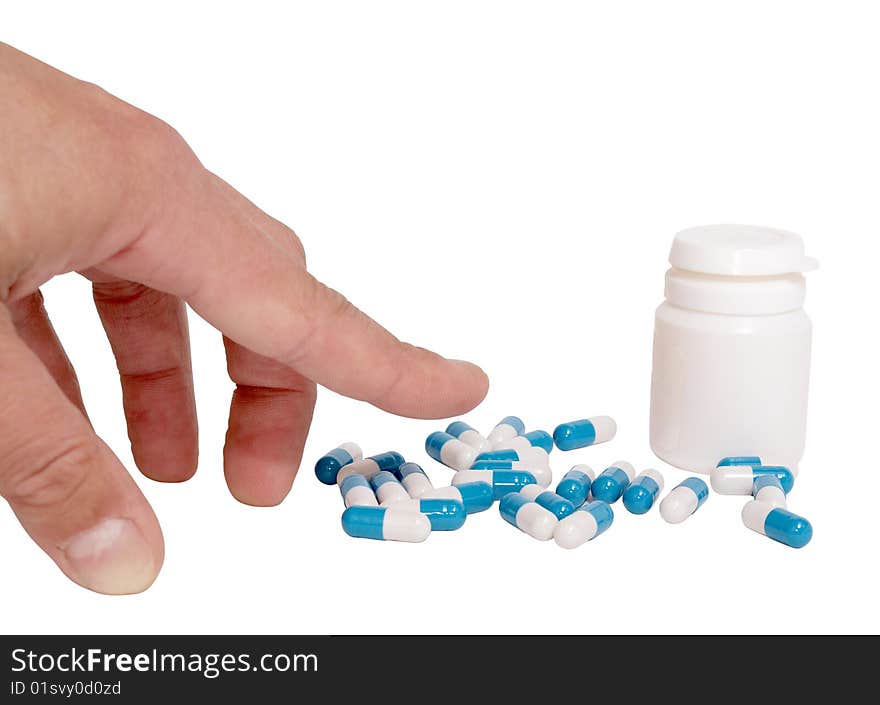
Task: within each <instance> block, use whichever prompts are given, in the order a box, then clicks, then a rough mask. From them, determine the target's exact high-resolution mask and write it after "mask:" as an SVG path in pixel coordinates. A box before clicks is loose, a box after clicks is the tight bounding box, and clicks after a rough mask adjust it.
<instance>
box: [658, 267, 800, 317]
mask: <svg viewBox="0 0 880 705" xmlns="http://www.w3.org/2000/svg"><path fill="white" fill-rule="evenodd" d="M805 296H806V282H805V281H804V277H803V275H802V274H797V273H794V274H779V275H773V276H762V277H728V276H720V275H714V274H698V273H696V272H688V271H685V270H683V269H675V268H674V267H673V268H672V269H669V270H668V271H667V272H666V300H667V301H668V302H669V303H670V304H672V305H673V306H679V307H681V308H686V309H690V310H693V311H703V312H705V313H721V314H728V315H734V316H769V315H773V314H778V313H785V312H787V311H794V310H797V309H799V308H801V307H802V306H803V304H804V297H805Z"/></svg>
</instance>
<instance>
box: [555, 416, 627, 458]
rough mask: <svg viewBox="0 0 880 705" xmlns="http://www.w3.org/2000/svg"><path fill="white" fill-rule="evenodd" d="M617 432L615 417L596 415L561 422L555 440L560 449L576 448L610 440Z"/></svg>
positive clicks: (556, 430)
mask: <svg viewBox="0 0 880 705" xmlns="http://www.w3.org/2000/svg"><path fill="white" fill-rule="evenodd" d="M616 433H617V424H616V423H615V421H614V419H612V418H611V417H610V416H594V417H592V418H589V419H580V420H579V421H569V422H567V423H562V424H559V425H558V426H557V427H556V429H555V430H554V431H553V441H554V442H555V443H556V447H557V448H559V450H574V449H575V448H586V447H587V446H592V445H596V444H597V443H605V441H610V440H611V439H612V438H614V435H615V434H616Z"/></svg>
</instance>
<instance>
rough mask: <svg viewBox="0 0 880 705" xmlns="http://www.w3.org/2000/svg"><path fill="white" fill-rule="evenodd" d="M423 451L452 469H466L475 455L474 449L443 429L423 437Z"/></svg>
mask: <svg viewBox="0 0 880 705" xmlns="http://www.w3.org/2000/svg"><path fill="white" fill-rule="evenodd" d="M425 451H426V452H427V453H428V455H430V456H431V457H432V458H434V460H436V461H437V462H438V463H443V464H444V465H445V466H446V467H449V468H452V469H453V470H467V469H468V468H469V467H470V466H471V465H472V464H473V462H474V459H475V458H476V457H477V451H476V450H475V449H473V448H471V447H470V446H469V445H467V444H465V443H462V442H461V441H460V440H458V439H457V438H456V437H455V436H450V435H449V434H448V433H446V432H444V431H435V432H434V433H432V434H431V435H430V436H428V437H427V438H426V439H425Z"/></svg>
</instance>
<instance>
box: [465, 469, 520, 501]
mask: <svg viewBox="0 0 880 705" xmlns="http://www.w3.org/2000/svg"><path fill="white" fill-rule="evenodd" d="M470 482H485V483H487V484H489V485H490V486H491V487H492V497H493V499H501V498H502V497H503V496H504V495H506V494H509V493H511V492H519V491H520V490H521V489H522V488H523V487H525V486H526V485H534V484H537V481H536V480H535V476H534V475H532V473H530V472H525V471H523V470H463V471H462V472H457V473H455V477H453V478H452V484H453V485H455V486H456V487H461V486H462V485H464V484H467V483H470Z"/></svg>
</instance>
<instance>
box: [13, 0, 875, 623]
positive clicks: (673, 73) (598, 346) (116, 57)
mask: <svg viewBox="0 0 880 705" xmlns="http://www.w3.org/2000/svg"><path fill="white" fill-rule="evenodd" d="M74 5H76V7H74ZM872 10H873V8H872V3H869V2H865V3H855V2H840V1H837V2H827V3H813V2H803V1H800V2H770V1H768V0H762V1H761V2H744V1H743V0H739V1H737V2H729V3H720V2H664V3H654V2H593V3H571V4H566V3H531V4H529V3H513V2H505V3H497V4H491V3H471V2H465V3H450V2H446V3H405V2H401V3H347V4H346V3H335V2H314V3H290V4H282V3H269V2H263V3H260V2H248V3H222V2H211V3H207V2H204V3H179V2H174V3H170V2H156V1H154V2H151V3H149V4H130V3H114V2H91V3H76V4H69V3H63V2H35V1H34V0H28V1H27V2H5V3H3V5H2V8H0V38H2V40H4V41H6V42H8V43H10V44H13V45H15V46H17V47H19V48H20V49H22V50H24V51H27V52H29V53H31V54H34V55H35V56H37V57H39V58H41V59H43V60H45V61H47V62H49V63H51V64H54V65H56V66H58V67H60V68H62V69H64V70H66V71H68V72H69V73H72V74H74V75H76V76H79V77H82V78H85V79H88V80H90V81H94V82H96V83H99V84H101V85H102V86H104V87H105V88H106V89H108V90H110V91H111V92H114V93H116V94H117V95H119V96H120V97H122V98H124V99H126V100H128V101H129V102H132V103H134V104H136V105H138V106H140V107H142V108H144V109H146V110H148V111H150V112H152V113H154V114H156V115H158V116H160V117H162V118H163V119H165V120H167V121H168V122H170V123H171V124H173V125H174V126H175V127H177V129H178V130H179V131H180V132H181V133H182V134H183V135H184V136H185V137H186V138H187V140H188V141H189V142H190V144H191V145H192V147H193V148H194V149H195V151H196V152H197V154H198V155H199V156H200V157H201V158H202V160H203V161H204V163H205V164H206V165H207V166H208V167H209V168H211V169H212V170H213V171H216V172H217V173H219V174H220V175H222V176H223V177H224V178H226V179H227V180H229V181H230V182H231V183H232V184H233V185H235V186H236V187H237V188H239V189H240V190H241V191H242V192H244V193H245V194H246V195H248V196H249V197H250V198H252V199H253V200H255V201H256V202H257V203H258V204H259V205H260V206H261V207H263V208H264V209H266V210H267V211H268V212H270V213H272V214H273V215H275V216H276V217H278V218H280V219H282V220H284V221H285V222H287V223H289V224H290V225H291V226H292V227H294V228H295V229H296V230H297V232H298V233H299V234H300V236H301V237H302V239H303V241H304V243H305V245H306V249H307V251H308V256H309V262H310V268H311V269H312V270H313V272H314V273H315V274H316V275H318V276H319V277H321V278H323V279H324V280H325V281H326V282H327V283H328V284H330V285H331V286H334V287H336V288H338V289H340V290H342V291H343V292H344V293H346V294H347V295H348V296H349V297H350V298H351V299H352V300H353V301H354V302H355V303H357V304H358V305H359V306H360V307H362V308H363V309H364V310H365V311H366V312H368V313H369V314H371V315H373V316H374V317H376V318H378V319H379V320H380V321H381V322H382V323H383V324H385V325H386V326H388V327H389V328H390V329H391V330H392V331H394V332H395V333H397V334H398V335H399V336H401V337H403V338H405V339H407V340H410V341H413V342H417V343H419V344H422V345H425V346H429V347H433V348H435V349H437V350H438V351H439V352H442V353H444V354H447V355H450V356H455V357H467V358H470V359H473V360H475V361H476V362H478V363H480V364H481V365H482V366H483V367H484V368H485V369H486V371H487V372H488V373H489V376H490V378H491V382H492V388H491V391H490V394H489V397H488V398H487V400H486V401H485V403H484V404H482V405H481V406H480V407H479V408H478V409H477V410H476V411H474V412H473V413H472V414H470V415H469V416H467V417H466V418H467V420H469V421H470V422H471V423H472V424H473V425H475V426H477V427H479V428H481V429H484V430H488V429H489V428H490V427H491V426H492V425H493V424H494V423H495V422H496V421H497V420H498V419H499V418H500V417H501V416H504V415H506V414H518V415H520V416H522V417H523V418H524V419H525V421H526V423H527V425H529V426H530V427H532V428H545V429H549V430H552V427H553V426H554V425H555V424H556V423H558V422H560V421H564V420H569V419H571V418H578V417H582V416H585V415H595V414H610V415H612V416H614V417H615V418H616V419H617V421H618V423H619V427H620V432H619V434H618V437H617V439H616V440H615V441H614V442H613V443H612V444H609V445H605V446H598V447H595V448H592V449H587V450H585V451H579V452H575V453H569V454H565V455H563V454H561V453H558V452H557V453H555V454H554V456H553V465H554V470H555V472H556V473H557V477H558V476H559V474H561V473H562V472H564V471H565V470H566V469H567V467H568V466H569V465H571V464H573V463H575V462H588V463H590V464H592V465H594V466H596V467H598V468H601V467H604V466H605V464H607V463H610V462H611V461H613V460H616V459H618V458H622V459H629V460H631V461H632V462H633V463H635V464H636V466H640V467H645V466H648V465H651V464H654V465H656V466H657V467H659V468H660V469H661V470H662V471H663V472H664V473H665V474H666V479H667V485H668V486H670V487H671V486H672V485H674V484H676V483H677V482H679V481H680V480H681V479H683V478H684V474H683V473H681V472H680V471H678V470H674V469H672V468H669V467H668V466H665V465H663V464H658V461H657V460H656V459H655V458H654V457H653V456H652V455H651V452H650V449H649V448H648V443H647V430H648V429H647V422H648V391H649V380H650V361H651V336H652V325H653V312H654V308H655V307H656V305H657V304H658V303H659V302H660V300H661V297H662V285H663V273H664V270H665V269H666V257H667V254H668V246H669V243H670V240H671V238H672V235H673V234H674V233H675V232H676V231H677V230H679V229H681V228H683V227H686V226H690V225H696V224H703V223H711V222H748V223H755V224H766V225H773V226H777V227H783V228H787V229H790V230H794V231H796V232H799V233H800V234H802V235H803V236H804V238H805V241H806V244H807V251H808V254H810V255H812V256H815V257H817V258H818V259H819V260H820V263H821V268H820V269H819V270H818V271H817V272H816V273H813V274H810V275H808V289H809V294H808V300H807V306H808V311H809V312H810V314H811V316H812V317H813V320H814V324H815V340H814V353H813V373H812V389H811V407H810V420H809V437H808V443H807V452H806V455H805V457H804V460H803V463H802V465H801V476H800V479H799V480H798V483H797V487H796V489H795V491H794V492H793V494H792V496H791V498H790V506H791V507H792V508H793V509H794V510H796V511H798V512H799V513H801V514H804V515H805V516H807V517H808V518H810V519H811V520H812V522H813V524H814V527H815V538H814V540H813V542H812V544H810V545H809V546H808V547H807V548H805V549H804V550H802V551H794V550H790V549H787V548H785V547H783V546H781V545H779V544H775V543H773V542H771V541H769V540H767V539H764V538H762V537H760V536H758V535H757V534H753V533H751V532H749V531H747V530H746V529H745V528H743V526H742V524H741V523H740V519H739V511H740V508H741V505H742V503H743V501H742V500H741V499H739V498H730V497H720V496H716V495H712V496H711V497H710V499H709V501H708V503H707V504H706V505H705V506H704V507H703V508H702V509H701V510H700V511H699V513H698V514H696V515H695V516H693V517H692V518H691V519H690V520H689V521H687V522H686V523H684V524H682V525H679V526H669V525H666V524H665V523H664V522H663V521H662V520H661V519H660V517H659V515H658V514H657V513H656V511H655V512H652V513H651V514H650V515H647V516H644V517H634V516H632V515H629V514H627V513H626V512H625V511H623V510H622V508H619V509H618V510H617V511H616V520H615V524H614V526H613V527H612V529H611V530H610V531H609V532H608V533H607V534H605V535H603V536H602V537H600V539H598V540H596V541H594V542H593V543H590V544H587V545H585V546H583V547H581V548H579V549H577V550H574V551H569V552H566V551H563V550H561V549H558V548H557V547H556V546H555V545H553V544H552V543H550V544H540V543H538V542H535V541H533V540H531V539H529V538H528V537H526V536H525V535H523V534H520V533H519V532H517V531H515V530H514V529H513V528H512V527H510V526H509V525H507V524H505V523H503V522H502V521H501V520H500V518H499V516H498V512H497V508H493V509H492V510H490V511H488V512H485V513H483V514H480V515H476V516H473V517H471V518H470V519H469V520H468V524H467V526H466V527H465V528H464V529H463V530H462V531H460V532H457V533H450V534H436V535H434V536H432V537H431V538H430V539H429V541H428V542H426V543H425V544H421V545H396V544H390V543H380V542H368V541H356V540H354V539H350V538H348V537H346V536H345V535H344V534H343V533H342V531H341V530H340V528H339V514H340V511H341V501H340V498H339V495H338V493H337V491H336V490H335V489H333V488H328V487H325V486H323V485H320V484H319V483H318V482H317V481H316V480H315V478H314V475H313V472H312V470H311V466H312V464H313V463H314V460H315V459H316V457H317V456H319V455H320V454H322V453H323V452H324V451H325V450H327V449H329V448H331V447H333V446H335V445H336V444H337V442H339V441H341V440H349V439H350V440H356V441H358V442H360V443H361V444H362V445H363V446H364V447H365V450H366V451H367V452H368V453H375V452H379V451H383V450H387V449H391V448H393V449H397V450H399V451H401V452H402V453H404V454H405V455H406V456H407V457H408V458H410V459H413V460H416V461H419V462H424V464H425V466H426V468H428V471H429V473H430V474H431V476H432V477H433V479H434V480H435V483H437V484H441V483H445V482H446V481H448V479H449V477H450V472H449V471H447V470H445V469H444V468H442V467H440V466H439V465H437V464H435V463H433V462H432V461H428V460H427V459H426V457H425V455H424V451H423V449H422V442H423V440H424V437H425V436H426V435H427V434H428V433H429V432H430V431H431V430H434V429H435V428H438V427H441V423H440V422H428V421H413V420H407V419H400V418H396V417H392V416H389V415H387V414H385V413H382V412H379V411H377V410H375V409H373V408H371V407H368V406H365V405H363V404H360V403H357V402H352V401H349V400H347V399H343V398H340V397H338V396H336V395H334V394H332V393H328V392H326V391H323V390H322V392H321V394H320V396H319V401H318V409H317V413H316V417H315V423H314V427H313V431H312V434H311V437H310V440H309V443H308V446H307V449H306V460H305V462H304V464H303V468H302V470H301V473H300V476H299V477H298V478H297V481H296V483H295V485H294V488H293V492H292V493H291V495H290V497H289V498H288V500H287V501H286V502H285V503H284V504H282V505H281V506H280V507H278V508H274V509H255V508H250V507H245V506H242V505H240V504H238V503H236V502H235V501H234V500H233V499H232V498H231V497H230V495H229V494H228V491H227V489H226V487H225V485H224V482H223V476H222V466H221V447H222V442H223V435H224V432H225V422H226V407H227V405H228V401H229V398H230V395H231V392H232V386H231V383H230V382H229V381H228V379H227V378H226V375H225V364H224V358H223V350H222V345H221V340H220V336H219V334H218V333H217V332H216V331H214V330H213V329H211V328H210V327H209V326H207V325H206V324H205V323H204V322H202V321H201V320H199V319H198V318H197V317H195V316H193V317H192V320H191V323H192V337H193V355H194V358H195V374H196V389H197V396H198V406H199V412H200V424H201V464H200V467H199V472H198V474H197V476H196V477H195V478H194V479H193V480H192V481H191V482H189V483H187V484H185V485H161V484H157V483H155V482H152V481H150V480H147V479H145V478H143V477H141V476H140V475H139V474H138V477H137V479H138V482H139V484H140V486H141V487H142V488H143V491H144V493H145V494H146V496H147V497H148V499H149V500H150V501H151V502H152V504H153V506H154V507H155V509H156V512H157V514H158V516H159V519H160V521H161V523H162V526H163V528H164V531H165V537H166V551H167V557H166V561H165V567H164V569H163V571H162V574H161V576H160V577H159V579H158V580H157V582H156V583H155V585H154V586H153V587H152V588H151V589H150V590H149V591H148V592H147V593H145V594H142V595H137V596H131V597H122V598H118V597H117V598H112V597H103V596H100V595H96V594H92V593H89V592H87V591H85V590H83V589H81V588H79V587H76V586H75V585H73V584H72V583H70V582H68V581H67V580H66V579H65V578H64V577H63V576H62V574H61V573H60V572H59V571H58V570H57V569H56V567H55V566H54V564H53V563H52V562H51V561H50V560H49V559H48V558H47V557H46V556H45V555H43V553H42V552H41V551H39V550H38V549H37V548H36V547H35V546H33V545H32V544H31V543H30V541H29V540H28V538H27V536H26V535H25V533H24V532H23V531H22V530H21V528H20V527H19V526H18V524H17V523H16V521H15V519H14V517H13V515H12V513H11V512H10V511H8V510H7V509H6V508H5V507H4V508H2V511H0V546H2V557H3V561H2V568H0V630H2V632H5V633H18V632H24V633H31V632H36V633H43V632H49V633H52V632H58V633H64V632H98V633H100V632H111V633H116V632H119V633H131V632H135V633H137V632H144V633H154V632H155V633H162V632H180V633H190V632H208V633H211V632H216V633H223V632H233V633H234V632H254V633H261V632H280V633H285V632H309V633H328V632H329V633H339V632H406V633H410V632H413V633H423V632H435V631H438V632H458V631H463V632H476V633H480V632H591V633H595V632H612V631H623V632H659V631H662V632H667V631H671V632H751V631H758V632H814V631H815V632H839V631H845V632H876V631H877V630H878V629H880V612H878V607H877V603H878V597H877V588H878V561H877V557H878V550H877V536H878V533H877V528H876V526H877V525H876V524H875V521H876V519H875V511H876V506H877V498H878V492H877V488H876V486H875V484H876V483H877V449H876V446H875V440H876V438H877V431H878V414H877V395H878V391H880V389H878V376H877V360H878V345H877V341H878V336H877V324H878V317H877V308H876V303H877V295H878V293H880V292H878V289H880V287H878V283H877V267H876V261H877V258H878V255H880V246H878V239H877V238H878V234H880V215H878V195H880V137H878V134H880V105H878V90H877V87H878V85H880V79H878V69H880V43H878V41H877V36H878V28H880V24H878V19H877V17H876V16H875V15H874V13H873V11H872ZM0 109H2V96H0ZM0 158H2V155H0ZM71 225H72V226H73V225H74V224H71ZM45 294H46V298H47V306H48V308H49V311H50V314H51V315H52V316H53V319H54V322H55V325H56V327H57V328H58V331H59V334H60V336H61V338H62V340H63V341H64V343H65V344H66V346H67V350H68V352H69V353H70V356H71V358H72V360H73V362H74V364H75V366H76V368H77V371H78V373H79V375H80V381H81V384H82V388H83V393H84V396H85V401H86V404H87V406H88V409H89V412H90V414H91V417H92V420H93V422H94V424H95V426H96V428H97V430H98V431H99V432H100V433H101V434H102V435H103V437H104V438H105V439H106V440H107V441H108V442H109V443H110V445H111V446H112V447H113V448H114V450H115V451H116V452H117V453H118V454H119V456H120V458H121V459H122V460H123V462H124V463H125V464H126V465H127V466H128V467H129V468H134V464H133V462H132V460H131V455H130V452H129V448H128V442H127V437H126V431H125V426H124V420H123V416H122V413H121V401H120V392H119V385H118V380H117V377H116V373H115V368H114V364H113V360H112V357H111V355H110V352H109V347H108V345H107V343H106V341H105V340H104V337H103V334H102V332H101V329H100V325H99V322H98V319H97V316H96V314H95V312H94V310H93V308H92V306H91V301H90V290H89V286H88V284H87V282H85V281H84V280H82V279H80V278H78V277H77V276H76V275H67V276H65V277H62V278H60V279H58V280H55V281H53V282H52V283H51V284H49V285H48V286H46V287H45ZM134 472H135V473H137V471H136V470H134ZM618 506H619V505H618Z"/></svg>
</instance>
